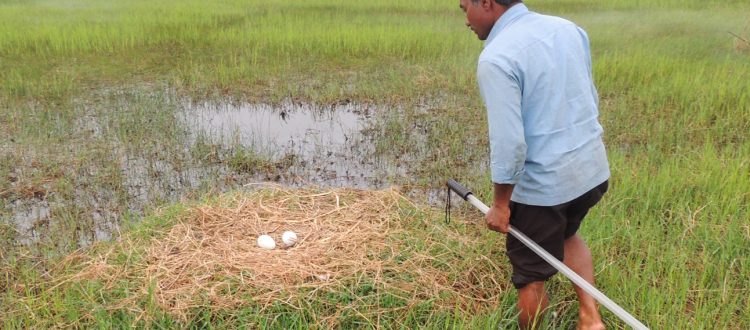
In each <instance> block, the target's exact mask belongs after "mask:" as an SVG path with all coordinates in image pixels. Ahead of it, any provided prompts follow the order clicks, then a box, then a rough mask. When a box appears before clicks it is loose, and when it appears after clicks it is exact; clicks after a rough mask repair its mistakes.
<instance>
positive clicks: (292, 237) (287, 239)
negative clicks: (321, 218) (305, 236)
mask: <svg viewBox="0 0 750 330" xmlns="http://www.w3.org/2000/svg"><path fill="white" fill-rule="evenodd" d="M281 241H282V242H284V245H286V246H287V247H290V246H292V245H294V244H295V243H297V234H295V233H294V232H293V231H291V230H289V231H285V232H284V233H283V234H281Z"/></svg>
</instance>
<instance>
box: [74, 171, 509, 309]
mask: <svg viewBox="0 0 750 330" xmlns="http://www.w3.org/2000/svg"><path fill="white" fill-rule="evenodd" d="M425 212H427V211H425V209H424V208H419V207H418V206H416V205H414V204H412V203H411V202H409V201H408V199H406V198H405V197H403V196H402V195H401V194H399V193H398V192H397V191H395V190H383V191H363V190H350V189H348V190H347V189H338V190H329V191H320V190H312V189H307V190H305V189H296V190H290V189H283V188H281V187H278V186H265V187H263V188H262V189H258V190H256V191H253V192H251V193H247V192H244V193H242V192H240V193H235V194H228V195H225V196H222V197H221V198H220V199H219V200H217V201H216V202H213V203H211V204H210V205H200V206H196V207H193V208H192V209H190V210H189V211H188V212H186V213H185V214H184V215H183V216H181V217H180V218H179V221H177V223H175V224H174V225H173V226H171V227H169V228H168V229H166V231H165V232H163V233H162V234H159V235H156V236H155V238H152V239H150V240H149V241H147V242H135V241H132V240H129V239H128V238H127V237H126V238H124V239H123V240H121V242H119V243H118V244H119V245H121V246H120V248H119V250H120V251H128V250H131V251H141V252H140V257H139V258H137V259H138V260H140V261H138V262H136V263H125V264H122V263H120V264H117V263H114V262H112V260H111V259H116V258H112V255H114V254H113V253H112V251H113V250H116V249H114V248H113V249H111V250H110V251H109V252H107V253H104V254H103V255H99V256H93V257H90V258H89V260H88V261H85V262H84V264H85V265H86V266H85V267H83V269H82V270H81V272H79V273H78V274H76V275H75V276H73V278H75V279H78V280H80V279H97V280H99V281H104V282H106V283H109V284H110V285H114V286H116V285H117V283H122V280H123V278H129V279H130V280H131V281H132V279H136V282H138V283H140V284H137V285H136V286H137V287H139V288H138V289H137V290H134V291H136V292H137V293H136V294H134V295H132V296H131V297H130V298H131V299H130V301H129V302H126V301H124V302H123V304H128V305H130V306H133V305H132V304H134V303H136V301H142V299H143V297H147V296H148V297H152V299H154V300H155V301H156V302H157V303H158V304H159V305H160V307H162V308H163V309H164V310H165V311H167V312H169V313H170V314H173V315H176V316H182V317H187V315H189V314H190V310H191V309H193V308H195V307H208V308H211V309H228V308H236V307H239V306H244V305H251V304H252V305H255V306H261V308H265V307H268V306H270V305H271V304H273V303H278V302H280V301H281V302H283V303H285V304H289V305H293V306H294V307H295V308H296V307H299V308H303V307H304V306H303V305H304V304H303V303H301V301H304V300H311V299H312V300H320V299H321V298H320V297H321V295H320V294H321V293H326V292H329V293H330V292H342V291H347V290H349V292H351V290H350V289H347V288H351V287H352V286H357V285H359V284H361V283H362V282H367V283H369V284H368V285H369V286H370V287H372V288H374V289H373V291H372V292H375V293H374V294H378V293H386V292H387V293H388V294H391V295H396V296H398V297H400V298H402V299H404V300H405V301H407V302H408V303H407V306H404V307H403V308H404V309H405V310H407V309H408V308H409V307H410V306H409V305H412V304H418V303H420V302H423V301H425V300H428V299H429V300H430V301H432V302H433V303H434V305H433V307H434V308H439V306H441V305H443V306H444V307H445V308H446V309H449V310H455V309H456V308H459V309H464V310H467V311H468V310H477V309H484V308H492V307H493V306H496V305H497V303H498V301H499V299H498V295H499V294H501V293H502V291H503V290H504V289H507V288H508V286H507V284H505V283H502V284H501V283H498V282H497V281H496V279H498V278H502V277H503V276H502V274H499V271H502V267H500V266H499V265H498V264H499V263H502V259H500V260H497V259H498V258H495V257H492V256H490V257H489V258H488V257H487V256H479V254H478V253H477V249H482V248H481V247H480V246H482V245H484V246H485V247H484V248H486V244H482V243H481V242H476V241H477V240H476V237H470V236H468V235H466V233H464V234H461V233H459V232H458V231H456V230H453V229H450V228H445V227H444V226H436V225H435V218H441V217H440V215H438V213H436V212H435V213H434V214H431V215H432V217H431V216H430V215H429V214H428V213H425ZM287 230H292V231H294V232H296V233H297V235H298V237H299V240H298V241H297V243H296V244H295V245H293V246H291V247H288V248H286V247H281V248H279V246H283V244H281V233H283V232H284V231H287ZM262 234H268V235H271V236H272V237H273V238H274V239H275V241H276V242H277V248H276V249H274V250H264V249H261V248H260V247H258V245H257V238H258V236H259V235H262ZM498 251H500V252H502V249H498ZM119 253H123V252H119ZM125 253H132V252H125ZM115 254H117V253H115ZM467 254H468V255H472V254H474V255H476V256H478V257H476V258H474V259H476V260H468V262H467V260H464V258H463V256H465V255H467ZM119 259H122V257H119ZM128 259H129V258H128ZM134 259H135V258H134ZM496 260H497V261H496ZM125 268H127V269H125ZM68 280H70V278H69V279H68ZM131 292H133V291H131ZM372 292H370V293H369V294H373V293H372ZM139 299H141V300H139ZM133 300H135V301H133ZM136 304H137V303H136ZM296 305H300V306H296ZM355 305H356V304H351V303H350V304H348V305H347V306H333V307H335V308H333V309H336V308H357V307H356V306H355ZM370 307H372V306H370Z"/></svg>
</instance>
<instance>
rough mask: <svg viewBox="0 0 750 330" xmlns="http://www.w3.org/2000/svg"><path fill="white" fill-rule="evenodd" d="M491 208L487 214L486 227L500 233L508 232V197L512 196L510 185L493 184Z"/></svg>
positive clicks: (511, 186)
mask: <svg viewBox="0 0 750 330" xmlns="http://www.w3.org/2000/svg"><path fill="white" fill-rule="evenodd" d="M493 186H494V197H493V199H492V207H490V211H489V212H487V218H486V220H487V227H489V228H490V229H492V230H494V231H499V232H501V233H506V234H507V233H508V232H509V231H510V225H509V223H510V207H509V205H510V196H511V195H512V194H513V187H514V185H512V184H500V183H495V184H493Z"/></svg>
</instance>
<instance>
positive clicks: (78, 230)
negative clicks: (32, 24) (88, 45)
mask: <svg viewBox="0 0 750 330" xmlns="http://www.w3.org/2000/svg"><path fill="white" fill-rule="evenodd" d="M170 100H173V101H169V102H166V103H159V102H154V104H151V103H147V104H140V108H138V107H136V106H134V105H131V104H130V103H128V102H129V99H127V98H125V99H123V100H120V99H115V101H116V102H115V103H114V104H115V106H113V105H110V106H111V107H112V109H109V108H107V105H100V106H101V107H102V108H101V109H99V108H93V109H91V111H89V112H87V113H86V115H85V116H84V117H82V118H85V120H83V119H82V124H81V125H80V128H81V129H82V130H86V131H90V132H92V135H91V136H90V137H89V138H90V139H91V141H87V142H86V143H85V144H80V145H78V147H82V148H97V147H99V148H101V146H98V145H96V142H97V141H99V142H100V143H101V142H103V141H104V142H106V148H107V149H106V152H103V153H102V154H101V156H102V157H103V159H99V160H97V161H94V162H87V163H85V164H81V167H80V169H79V171H78V172H77V175H76V176H75V177H68V178H67V180H69V181H67V182H69V184H71V185H72V189H71V190H69V191H68V193H66V194H62V193H59V192H56V191H55V189H53V188H51V187H50V189H49V190H50V194H49V195H45V196H43V197H41V198H25V197H20V196H16V197H14V198H13V200H8V201H7V202H6V203H5V204H4V207H3V210H2V211H3V214H7V215H10V216H9V217H7V218H5V219H3V220H6V219H7V220H8V221H9V222H12V223H13V224H14V226H15V228H16V230H17V231H18V233H19V237H18V238H17V242H19V243H21V244H33V243H34V242H38V241H45V240H47V241H49V240H53V239H50V238H51V236H50V235H52V236H54V235H63V236H66V237H67V236H75V237H70V240H71V241H72V242H75V243H76V244H77V245H78V246H86V245H89V244H91V243H94V242H96V241H99V240H108V239H112V238H116V237H117V236H119V234H118V231H119V229H120V227H121V225H122V224H123V223H124V222H126V221H137V219H139V218H141V217H142V216H143V215H144V213H145V212H146V210H147V209H150V208H153V207H158V206H160V205H164V204H171V203H175V202H178V201H180V199H181V198H187V199H195V198H199V196H201V195H202V194H205V193H210V194H217V193H221V192H223V191H227V190H232V189H237V188H240V187H243V186H245V185H247V184H251V183H257V182H265V181H273V182H277V183H280V184H282V185H287V186H321V187H352V188H363V189H379V188H384V187H387V186H388V185H390V184H391V183H392V182H394V181H397V180H396V179H397V178H399V177H404V176H405V175H406V173H407V167H408V165H409V164H410V162H409V159H410V158H409V156H407V155H403V156H401V157H399V159H396V160H393V159H391V160H387V159H383V158H382V157H381V156H378V155H377V153H376V152H375V141H376V140H377V139H378V138H379V137H380V136H379V135H382V134H383V131H382V129H381V128H379V127H378V125H380V123H378V122H377V120H374V117H375V116H376V115H378V114H379V115H383V113H387V111H388V109H384V108H378V107H375V106H372V105H366V104H357V103H347V104H339V105H333V106H317V105H312V104H299V103H292V102H286V103H282V104H281V105H275V106H271V105H267V104H249V103H243V104H232V103H229V102H201V103H194V102H185V101H181V100H179V99H177V98H176V99H170ZM118 102H120V103H118ZM130 111H132V112H133V113H132V114H131V113H129V112H130ZM144 114H145V115H149V116H153V117H154V118H156V119H159V118H162V117H163V116H168V117H169V118H170V119H172V118H173V119H174V122H175V123H176V124H177V125H179V127H182V128H184V129H183V130H181V131H182V132H185V133H184V134H183V135H175V136H174V137H169V138H174V139H175V140H174V141H165V142H170V143H160V141H150V140H149V141H140V142H139V143H144V144H146V145H147V146H153V145H163V146H164V148H161V149H160V148H153V147H151V148H139V146H138V145H135V146H134V145H132V142H130V143H131V144H127V143H129V142H124V141H123V140H121V139H119V138H118V137H120V136H121V134H123V132H127V131H125V130H123V129H122V128H118V127H122V125H123V124H122V121H123V120H125V121H128V120H130V121H132V118H134V117H133V116H140V115H144ZM160 116H161V117H160ZM143 122H148V120H144V121H143ZM126 124H127V123H126ZM125 140H127V139H125ZM88 143H91V145H88ZM199 143H208V144H210V145H211V146H212V148H213V146H217V148H218V149H220V152H219V153H218V156H216V157H215V158H214V159H211V160H206V159H205V157H203V156H202V155H200V154H196V152H195V151H196V150H197V146H198V144H199ZM239 149H245V150H252V151H254V152H255V153H257V154H258V155H259V156H260V157H261V158H263V159H267V160H269V161H270V163H271V164H272V165H273V168H272V170H271V171H257V172H255V171H252V170H250V171H247V170H241V171H240V170H238V169H236V168H233V167H232V166H230V165H231V164H230V163H229V160H230V159H231V156H232V155H233V153H235V152H236V151H237V150H239ZM92 150H96V149H92ZM17 186H18V184H16V183H14V184H12V185H11V189H14V188H18V187H20V186H18V187H17ZM61 229H64V230H65V232H60V230H61Z"/></svg>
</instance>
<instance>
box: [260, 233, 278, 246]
mask: <svg viewBox="0 0 750 330" xmlns="http://www.w3.org/2000/svg"><path fill="white" fill-rule="evenodd" d="M258 246H260V247H261V248H264V249H266V250H273V249H274V248H276V241H274V240H273V238H272V237H271V236H268V235H260V236H258Z"/></svg>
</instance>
